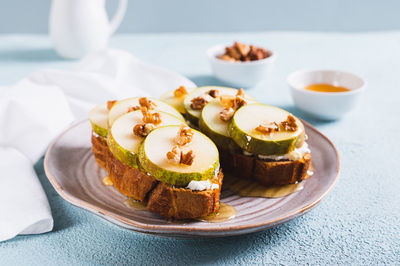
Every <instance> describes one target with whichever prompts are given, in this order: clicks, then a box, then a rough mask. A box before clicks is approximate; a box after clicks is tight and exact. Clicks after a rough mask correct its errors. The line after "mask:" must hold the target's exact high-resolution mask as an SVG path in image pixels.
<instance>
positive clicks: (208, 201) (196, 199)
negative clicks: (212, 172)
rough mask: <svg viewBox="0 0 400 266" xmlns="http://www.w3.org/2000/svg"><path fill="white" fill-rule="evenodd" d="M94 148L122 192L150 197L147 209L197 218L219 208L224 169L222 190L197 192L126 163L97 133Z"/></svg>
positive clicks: (172, 216)
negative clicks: (162, 180) (115, 154)
mask: <svg viewBox="0 0 400 266" xmlns="http://www.w3.org/2000/svg"><path fill="white" fill-rule="evenodd" d="M92 150H93V154H94V157H95V159H96V162H97V163H98V164H99V165H100V166H101V167H103V168H104V169H106V170H107V171H108V176H109V177H110V178H111V180H112V182H113V185H114V187H115V188H116V189H117V190H118V191H119V192H121V193H122V194H123V195H125V196H128V197H131V198H133V199H135V200H139V201H146V200H147V209H149V210H150V211H152V212H155V213H158V214H159V215H161V216H163V217H164V218H166V219H169V220H172V219H190V218H196V217H201V216H206V215H209V214H212V213H215V212H217V211H218V209H219V199H220V192H221V185H222V180H223V174H222V171H219V173H218V176H217V181H218V183H219V189H214V190H210V189H209V190H204V191H193V190H190V189H185V188H177V187H174V186H171V185H169V184H166V183H164V182H160V181H157V180H156V179H155V178H154V177H153V176H151V175H147V174H146V173H144V172H142V171H140V170H139V169H136V168H133V167H130V166H128V165H126V164H124V163H122V162H121V161H119V160H118V159H117V158H116V157H115V156H114V155H113V154H112V153H111V151H110V149H109V148H108V146H107V141H106V140H105V138H103V137H101V136H98V135H96V134H92Z"/></svg>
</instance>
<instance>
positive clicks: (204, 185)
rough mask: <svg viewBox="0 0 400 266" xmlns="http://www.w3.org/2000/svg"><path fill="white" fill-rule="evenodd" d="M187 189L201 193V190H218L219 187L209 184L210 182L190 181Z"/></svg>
mask: <svg viewBox="0 0 400 266" xmlns="http://www.w3.org/2000/svg"><path fill="white" fill-rule="evenodd" d="M186 188H188V189H191V190H197V191H203V190H208V189H211V190H212V189H218V188H219V185H218V184H215V183H211V181H210V180H208V179H207V180H202V181H194V180H192V181H190V183H189V184H188V185H187V187H186Z"/></svg>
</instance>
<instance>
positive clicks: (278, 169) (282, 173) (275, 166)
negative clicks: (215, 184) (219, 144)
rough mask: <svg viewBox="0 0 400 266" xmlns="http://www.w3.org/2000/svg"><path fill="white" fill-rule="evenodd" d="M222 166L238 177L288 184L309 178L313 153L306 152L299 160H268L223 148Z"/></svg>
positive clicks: (272, 183)
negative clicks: (308, 173)
mask: <svg viewBox="0 0 400 266" xmlns="http://www.w3.org/2000/svg"><path fill="white" fill-rule="evenodd" d="M220 154H221V158H223V159H222V167H223V168H224V170H225V171H226V172H227V173H232V174H234V175H235V176H237V177H240V178H245V179H253V180H256V181H258V182H259V183H260V184H263V185H267V186H268V185H287V184H294V183H296V182H300V181H302V180H305V179H307V178H308V177H309V176H308V175H307V170H308V169H309V168H310V166H311V154H310V153H305V154H304V155H303V158H301V159H300V160H297V161H289V160H284V161H283V160H282V161H267V160H261V159H258V158H257V157H255V156H246V155H243V154H240V153H238V152H231V151H228V150H221V149H220Z"/></svg>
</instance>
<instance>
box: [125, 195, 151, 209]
mask: <svg viewBox="0 0 400 266" xmlns="http://www.w3.org/2000/svg"><path fill="white" fill-rule="evenodd" d="M124 203H125V206H127V207H128V208H130V209H133V210H135V211H144V210H147V208H146V203H145V202H141V201H137V200H135V199H132V198H128V199H127V200H125V201H124Z"/></svg>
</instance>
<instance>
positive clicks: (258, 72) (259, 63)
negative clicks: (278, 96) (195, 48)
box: [207, 44, 276, 88]
mask: <svg viewBox="0 0 400 266" xmlns="http://www.w3.org/2000/svg"><path fill="white" fill-rule="evenodd" d="M227 46H229V45H222V44H221V45H216V46H213V47H211V48H209V49H208V50H207V57H208V60H209V61H210V64H211V68H212V71H213V72H214V75H215V76H216V77H217V78H218V79H220V80H221V81H223V82H225V83H228V84H230V85H232V86H235V87H241V88H248V87H253V86H255V85H257V84H258V83H259V82H260V81H262V80H264V79H265V78H266V77H267V76H268V74H269V72H270V70H271V69H272V66H273V64H274V61H275V57H276V55H275V53H273V52H272V51H271V50H269V49H266V50H268V51H270V52H271V53H272V55H271V56H269V57H267V58H264V59H260V60H255V61H249V62H230V61H225V60H222V59H219V58H218V57H217V56H219V55H222V54H224V52H225V47H227Z"/></svg>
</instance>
